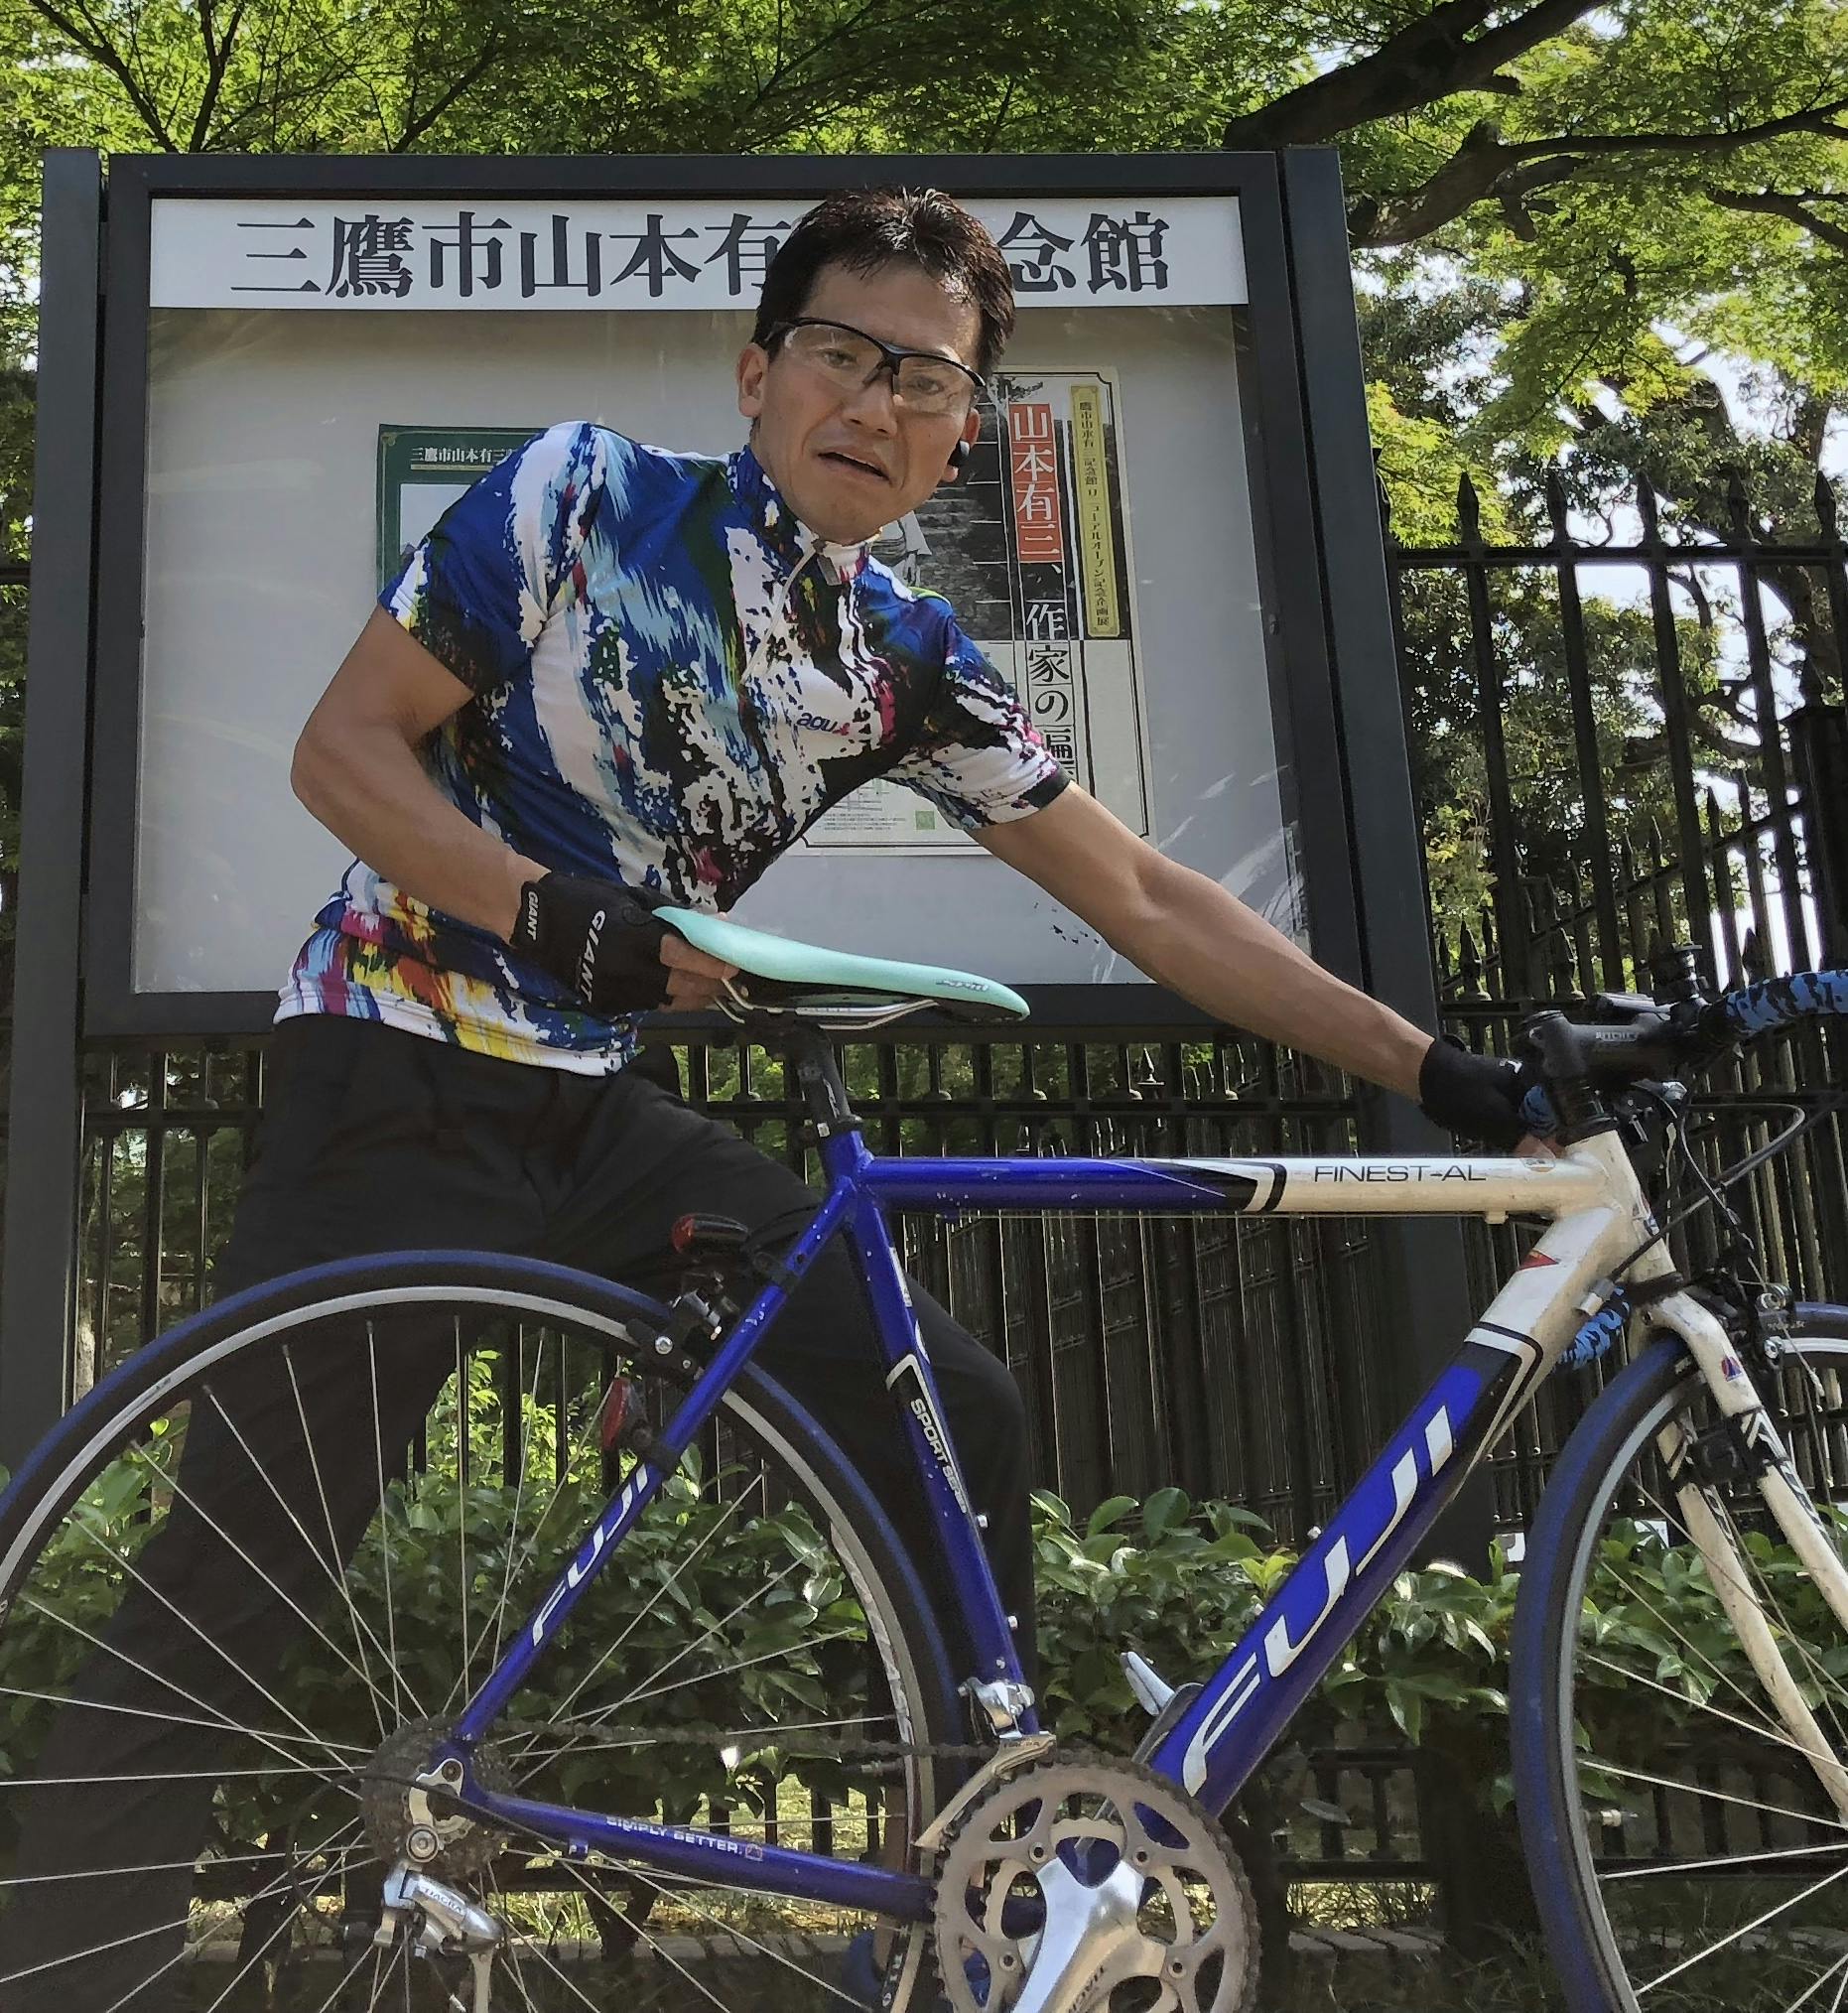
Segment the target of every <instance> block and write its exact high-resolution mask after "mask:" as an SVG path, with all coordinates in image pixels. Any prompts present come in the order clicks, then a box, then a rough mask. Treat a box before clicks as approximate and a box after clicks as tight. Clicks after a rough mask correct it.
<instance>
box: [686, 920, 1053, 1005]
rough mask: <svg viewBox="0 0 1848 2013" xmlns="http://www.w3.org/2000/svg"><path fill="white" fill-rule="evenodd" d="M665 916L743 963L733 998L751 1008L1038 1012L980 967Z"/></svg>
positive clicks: (700, 943)
mask: <svg viewBox="0 0 1848 2013" xmlns="http://www.w3.org/2000/svg"><path fill="white" fill-rule="evenodd" d="M654 918H655V920H656V921H657V922H661V923H665V924H666V925H667V926H668V928H669V929H671V930H673V931H675V932H676V933H677V934H678V935H680V936H682V937H684V938H685V939H686V940H687V942H688V943H690V944H691V945H692V946H693V947H694V949H695V950H699V951H704V952H706V954H707V955H708V956H709V957H713V958H722V959H724V961H725V962H726V964H727V965H735V966H736V967H737V969H738V976H737V977H736V978H735V979H734V980H732V981H731V983H730V986H729V987H728V989H727V990H728V991H729V992H730V994H731V996H732V998H731V1001H730V1002H726V1003H722V1004H724V1005H725V1006H726V1011H727V1012H728V1013H730V1014H731V1015H732V1016H733V1018H737V1017H739V1016H740V1015H741V1014H742V1013H743V1012H749V1011H753V1010H755V1011H767V1012H790V1013H801V1014H805V1015H807V1016H808V1017H809V1018H811V1019H816V1020H835V1021H845V1020H856V1021H863V1020H885V1019H893V1018H896V1017H897V1016H898V1015H899V1014H901V1013H909V1012H912V1011H914V1010H915V1009H916V1008H918V1007H920V1006H941V1007H944V1008H945V1009H946V1010H947V1011H949V1012H951V1013H954V1014H956V1015H958V1016H959V1017H960V1018H962V1019H965V1020H1018V1019H1023V1018H1024V1017H1025V1016H1026V1014H1027V1013H1028V1012H1029V1011H1030V1009H1029V1007H1028V1006H1027V1004H1026V1002H1025V1001H1024V1000H1022V999H1021V997H1020V996H1019V994H1018V993H1016V992H1013V991H1012V990H1011V989H1010V988H1009V987H1006V986H1002V985H999V984H997V983H996V982H995V981H994V980H993V979H984V978H982V977H980V976H979V975H977V974H976V973H974V972H952V971H949V970H947V969H946V968H945V967H943V966H941V965H907V964H900V963H897V962H894V961H893V960H892V959H890V958H859V957H855V956H853V955H852V954H851V953H849V952H847V951H830V950H826V949H824V948H823V947H822V946H821V945H819V944H803V943H797V942H796V941H795V940H794V939H792V938H790V937H773V936H771V935H769V934H768V933H767V932H766V931H764V930H752V929H746V928H745V927H744V926H743V924H742V923H734V922H727V921H726V918H725V917H724V916H718V915H709V914H708V913H707V912H706V911H705V910H704V909H697V908H657V909H656V910H655V911H654Z"/></svg>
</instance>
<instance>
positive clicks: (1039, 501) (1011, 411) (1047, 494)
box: [1007, 405, 1065, 566]
mask: <svg viewBox="0 0 1848 2013" xmlns="http://www.w3.org/2000/svg"><path fill="white" fill-rule="evenodd" d="M1007 453H1008V460H1009V464H1010V468H1009V472H1010V473H1011V474H1012V476H1013V492H1014V551H1015V553H1016V554H1017V555H1018V557H1019V558H1020V560H1021V561H1022V562H1024V563H1025V564H1026V565H1029V566H1032V565H1052V566H1057V565H1059V564H1061V563H1062V562H1063V560H1064V558H1065V515H1064V512H1063V510H1062V509H1061V508H1060V503H1059V451H1058V447H1057V444H1056V443H1055V441H1054V440H1053V435H1052V408H1051V406H1049V405H1010V406H1009V407H1008V408H1007Z"/></svg>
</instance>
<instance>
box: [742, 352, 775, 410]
mask: <svg viewBox="0 0 1848 2013" xmlns="http://www.w3.org/2000/svg"><path fill="white" fill-rule="evenodd" d="M769 368H770V353H769V351H768V350H767V349H764V348H763V347H761V346H760V345H759V344H758V343H755V342H746V343H745V345H744V347H743V348H742V349H740V350H739V351H738V411H739V412H740V413H742V414H743V416H744V417H745V418H746V419H747V420H754V419H755V418H756V417H757V416H758V414H759V413H761V412H762V411H763V380H764V377H765V375H766V373H767V372H768V370H769Z"/></svg>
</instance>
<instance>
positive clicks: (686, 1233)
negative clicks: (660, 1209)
mask: <svg viewBox="0 0 1848 2013" xmlns="http://www.w3.org/2000/svg"><path fill="white" fill-rule="evenodd" d="M699 1229H700V1219H699V1218H698V1217H697V1216H683V1217H680V1218H678V1219H677V1220H676V1221H675V1224H674V1228H673V1229H672V1230H670V1231H669V1232H668V1234H667V1241H668V1243H669V1244H671V1245H672V1246H673V1247H674V1249H675V1250H676V1251H677V1252H679V1253H681V1254H682V1256H683V1257H684V1256H685V1254H686V1253H688V1252H690V1251H691V1250H692V1249H693V1240H694V1239H695V1237H697V1236H698V1235H699Z"/></svg>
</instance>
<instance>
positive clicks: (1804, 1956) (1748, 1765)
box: [1512, 1307, 1848, 2013]
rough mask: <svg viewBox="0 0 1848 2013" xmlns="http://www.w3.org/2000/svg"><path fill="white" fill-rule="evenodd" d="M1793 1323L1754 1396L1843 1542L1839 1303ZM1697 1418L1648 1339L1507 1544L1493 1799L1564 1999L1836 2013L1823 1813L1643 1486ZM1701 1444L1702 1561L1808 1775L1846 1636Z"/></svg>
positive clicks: (1845, 1737)
mask: <svg viewBox="0 0 1848 2013" xmlns="http://www.w3.org/2000/svg"><path fill="white" fill-rule="evenodd" d="M1800 1317H1801V1318H1800V1321H1799V1326H1798V1332H1797V1335H1796V1338H1795V1340H1796V1346H1795V1347H1794V1348H1793V1349H1792V1350H1791V1352H1790V1353H1789V1355H1788V1356H1787V1357H1786V1358H1785V1359H1784V1362H1783V1364H1782V1367H1781V1369H1780V1371H1779V1373H1778V1376H1777V1386H1778V1388H1777V1390H1776V1392H1775V1393H1774V1392H1766V1393H1765V1394H1763V1395H1764V1396H1765V1397H1766V1399H1767V1401H1768V1402H1769V1403H1772V1404H1774V1405H1775V1406H1777V1407H1778V1408H1779V1409H1780V1410H1781V1412H1782V1423H1783V1428H1784V1431H1785V1436H1786V1439H1787V1441H1788V1443H1789V1447H1790V1451H1791V1454H1792V1457H1793V1458H1794V1460H1795V1463H1796V1466H1797V1469H1798V1471H1799V1473H1800V1474H1801V1476H1802V1478H1803V1481H1804V1484H1805V1486H1806V1487H1807V1488H1808V1489H1809V1491H1810V1493H1811V1496H1812V1497H1813V1499H1814V1500H1815V1502H1816V1504H1817V1506H1818V1508H1819V1509H1820V1510H1821V1511H1822V1514H1823V1516H1824V1518H1825V1519H1826V1520H1827V1521H1828V1523H1829V1524H1830V1526H1831V1528H1832V1529H1833V1530H1834V1531H1835V1532H1836V1534H1837V1548H1838V1549H1842V1550H1845V1551H1848V1515H1845V1514H1844V1513H1848V1308H1841V1307H1808V1308H1804V1309H1801V1310H1800ZM1716 1425H1717V1413H1716V1410H1715V1408H1714V1406H1713V1404H1712V1400H1711V1398H1710V1396H1709V1395H1708V1392H1707V1390H1706V1387H1705V1385H1704V1383H1703V1382H1702V1380H1701V1379H1700V1378H1699V1377H1698V1375H1697V1374H1696V1373H1695V1371H1694V1369H1693V1366H1692V1363H1691V1361H1690V1359H1689V1358H1688V1357H1687V1355H1686V1353H1685V1351H1684V1350H1683V1349H1682V1347H1681V1345H1680V1344H1679V1343H1678V1342H1675V1341H1661V1342H1657V1343H1655V1344H1653V1345H1651V1347H1650V1349H1648V1350H1647V1351H1646V1352H1645V1353H1644V1354H1643V1355H1642V1356H1641V1357H1640V1358H1639V1359H1638V1360H1637V1361H1636V1362H1635V1363H1634V1364H1632V1365H1631V1366H1630V1368H1629V1369H1627V1370H1626V1371H1625V1372H1624V1373H1623V1374H1622V1375H1621V1376H1620V1377H1619V1378H1618V1379H1617V1380H1616V1381H1615V1382H1614V1383H1613V1384H1612V1385H1611V1387H1610V1388H1609V1390H1607V1391H1606V1392H1605V1393H1604V1395H1603V1396H1602V1397H1601V1398H1600V1399H1599V1401H1598V1402H1597V1404H1596V1405H1594V1406H1593V1407H1592V1409H1591V1410H1590V1411H1589V1412H1588V1413H1587V1414H1586V1416H1585V1418H1584V1420H1583V1421H1582V1422H1581V1424H1580V1425H1579V1427H1578V1430H1577V1431H1576V1432H1575V1433H1574V1434H1573V1436H1572V1438H1571V1440H1570V1442H1569V1443H1568V1444H1567V1447H1566V1449H1565V1452H1564V1453H1563V1454H1562V1455H1561V1456H1560V1459H1559V1462H1558V1464H1557V1466H1556V1467H1555V1469H1554V1471H1553V1476H1552V1479H1551V1481H1550V1483H1549V1485H1548V1488H1547V1492H1546V1497H1545V1501H1544V1502H1543V1503H1542V1505H1541V1509H1540V1514H1539V1516H1538V1518H1537V1519H1536V1520H1535V1523H1534V1527H1533V1530H1532V1532H1531V1534H1530V1536H1529V1539H1528V1546H1527V1554H1526V1559H1525V1561H1524V1562H1523V1566H1522V1571H1521V1588H1520V1600H1519V1606H1518V1613H1517V1617H1516V1629H1515V1645H1514V1673H1513V1678H1514V1681H1513V1689H1512V1699H1513V1727H1514V1748H1515V1777H1516V1789H1517V1798H1518V1811H1519V1816H1520V1824H1521V1833H1522V1838H1523V1842H1524V1844H1525V1847H1526V1852H1527V1858H1528V1864H1529V1868H1530V1873H1531V1877H1532V1880H1533V1886H1534V1893H1535V1899H1536V1901H1537V1903H1538V1905H1539V1909H1540V1913H1541V1918H1542V1920H1543V1922H1544V1924H1545V1927H1546V1933H1547V1941H1548V1946H1549V1948H1550V1950H1551V1953H1552V1956H1553V1959H1554V1962H1555V1965H1556V1967H1557V1969H1558V1971H1559V1974H1560V1977H1561V1979H1562V1981H1563V1983H1564V1985H1565V1988H1566V1992H1567V1996H1568V1998H1569V2001H1570V2003H1571V2006H1572V2008H1573V2013H1611V2009H1614V2008H1615V2009H1618V2013H1649V2009H1673V2013H1774V2009H1775V2013H1784V2009H1793V2008H1799V2007H1801V2008H1810V2009H1813V2013H1840V2009H1841V2008H1843V2007H1845V2006H1848V1813H1845V1812H1843V1811H1842V1810H1840V1809H1839V1808H1837V1805H1836V1802H1835V1801H1834V1799H1833V1798H1832V1797H1831V1795H1830V1794H1829V1793H1828V1792H1827V1791H1826V1790H1825V1788H1824V1783H1823V1780H1822V1779H1821V1778H1820V1777H1819V1776H1818V1773H1817V1770H1816V1768H1815V1767H1813V1766H1812V1763H1811V1756H1810V1753H1809V1751H1808V1749H1809V1746H1810V1742H1809V1736H1808V1735H1807V1734H1806V1733H1800V1732H1793V1731H1792V1728H1791V1725H1790V1724H1789V1723H1788V1721H1787V1719H1786V1717H1785V1715H1784V1714H1783V1713H1782V1712H1781V1711H1780V1709H1779V1707H1778V1705H1777V1703H1775V1702H1774V1700H1773V1698H1772V1696H1771V1694H1770V1692H1769V1691H1768V1690H1767V1688H1766V1686H1765V1684H1764V1682H1763V1681H1762V1679H1761V1677H1759V1675H1758V1673H1757V1672H1755V1670H1754V1669H1753V1666H1752V1665H1751V1664H1750V1663H1749V1662H1748V1660H1747V1658H1746V1655H1745V1652H1744V1650H1743V1648H1742V1647H1741V1642H1740V1638H1739V1634H1738V1631H1737V1629H1736V1628H1735V1626H1734V1624H1733V1621H1732V1620H1731V1619H1730V1618H1729V1616H1728V1614H1727V1612H1726V1610H1725V1608H1724V1607H1723V1606H1722V1604H1721V1601H1720V1598H1719V1595H1718V1592H1717V1590H1716V1581H1715V1578H1714V1576H1713V1574H1712V1573H1711V1572H1710V1569H1709V1566H1708V1563H1707V1561H1706V1559H1705V1558H1704V1557H1703V1556H1702V1553H1701V1552H1700V1550H1699V1549H1698V1548H1697V1547H1696V1546H1695V1544H1694V1543H1693V1542H1692V1540H1691V1538H1690V1537H1689V1534H1688V1531H1687V1529H1686V1526H1685V1523H1684V1521H1683V1519H1684V1513H1683V1511H1682V1509H1681V1507H1680V1505H1679V1504H1678V1502H1677V1498H1676V1494H1675V1491H1674V1489H1673V1487H1672V1486H1671V1485H1670V1482H1669V1479H1668V1473H1667V1466H1666V1462H1667V1460H1668V1459H1669V1458H1672V1459H1674V1460H1675V1462H1676V1464H1677V1467H1678V1468H1679V1471H1680V1473H1681V1474H1682V1477H1683V1479H1686V1478H1687V1477H1688V1475H1689V1474H1690V1473H1691V1472H1692V1471H1691V1470H1690V1469H1688V1468H1686V1467H1680V1463H1681V1461H1682V1459H1683V1458H1684V1456H1686V1455H1687V1454H1688V1452H1689V1450H1691V1449H1692V1448H1693V1447H1694V1446H1695V1445H1696V1444H1697V1443H1699V1442H1700V1441H1701V1438H1702V1436H1703V1435H1705V1434H1708V1433H1710V1432H1711V1431H1713V1429H1714V1428H1715V1427H1716ZM1726 1445H1727V1442H1726V1441H1725V1440H1724V1439H1721V1440H1718V1441H1714V1440H1709V1441H1707V1442H1706V1443H1705V1446H1706V1449H1707V1451H1706V1453H1705V1454H1704V1455H1703V1456H1702V1457H1700V1458H1701V1470H1702V1472H1703V1473H1704V1474H1705V1476H1706V1477H1707V1488H1706V1491H1705V1500H1706V1501H1707V1503H1708V1504H1709V1506H1710V1507H1711V1508H1712V1509H1713V1511H1714V1513H1715V1516H1716V1517H1717V1519H1718V1523H1719V1528H1720V1530H1721V1531H1722V1533H1723V1534H1724V1536H1725V1538H1726V1539H1727V1540H1728V1541H1729V1556H1728V1559H1727V1563H1726V1567H1725V1570H1726V1571H1727V1572H1728V1573H1729V1574H1730V1575H1731V1576H1732V1578H1733V1580H1734V1583H1735V1585H1736V1586H1737V1587H1738V1588H1740V1589H1744V1590H1747V1591H1749V1593H1750V1595H1751V1597H1752V1599H1753V1600H1754V1601H1755V1602H1756V1604H1757V1606H1758V1608H1759V1610H1760V1611H1761V1612H1762V1613H1763V1615H1764V1616H1765V1618H1766V1620H1767V1622H1768V1623H1769V1624H1770V1628H1771V1631H1772V1637H1773V1640H1774V1641H1775V1643H1776V1645H1777V1649H1778V1653H1779V1655H1780V1656H1781V1658H1782V1664H1783V1666H1784V1668H1785V1670H1787V1672H1788V1673H1789V1675H1790V1677H1791V1679H1792V1680H1793V1682H1794V1686H1795V1689H1796V1690H1797V1692H1798V1693H1800V1695H1801V1697H1802V1700H1803V1702H1804V1704H1805V1705H1806V1706H1807V1707H1808V1710H1809V1712H1810V1714H1811V1715H1813V1724H1814V1726H1815V1727H1816V1728H1817V1730H1818V1732H1819V1734H1820V1739H1821V1743H1822V1747H1823V1749H1824V1750H1825V1754H1824V1756H1823V1761H1824V1769H1825V1772H1826V1771H1829V1770H1831V1769H1832V1768H1833V1767H1834V1766H1836V1765H1839V1764H1841V1763H1842V1762H1844V1761H1848V1631H1844V1629H1843V1627H1842V1625H1841V1623H1840V1622H1839V1621H1838V1620H1837V1619H1836V1617H1835V1615H1834V1613H1833V1612H1832V1611H1831V1609H1830V1608H1829V1606H1828V1604H1827V1603H1826V1601H1825V1600H1824V1599H1823V1597H1822V1595H1821V1593H1820V1591H1819V1590H1818V1588H1817V1587H1816V1585H1815V1583H1814V1582H1813V1580H1812V1579H1811V1578H1810V1577H1809V1575H1808V1573H1807V1572H1806V1571H1805V1570H1804V1568H1803V1567H1802V1565H1801V1564H1800V1563H1799V1561H1798V1560H1797V1559H1796V1557H1795V1555H1794V1553H1793V1552H1792V1551H1791V1549H1790V1547H1789V1545H1788V1544H1787V1543H1786V1542H1785V1541H1784V1539H1783V1536H1782V1532H1781V1531H1780V1529H1779V1527H1778V1526H1777V1525H1776V1523H1775V1522H1774V1521H1773V1519H1772V1518H1771V1516H1770V1514H1769V1512H1768V1511H1767V1509H1766V1507H1765V1504H1764V1502H1763V1499H1762V1497H1761V1495H1760V1493H1759V1491H1758V1489H1757V1487H1756V1485H1755V1483H1754V1481H1753V1479H1752V1477H1751V1474H1750V1472H1749V1468H1748V1465H1747V1464H1745V1463H1740V1464H1738V1465H1737V1468H1736V1471H1735V1472H1732V1473H1728V1472H1726V1464H1725V1462H1724V1461H1723V1460H1721V1459H1719V1458H1716V1457H1715V1456H1716V1455H1717V1454H1718V1453H1719V1451H1720V1450H1721V1449H1723V1448H1724V1447H1725V1446H1726Z"/></svg>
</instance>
